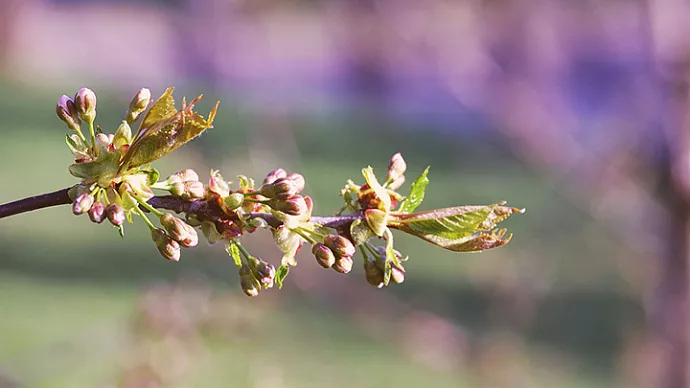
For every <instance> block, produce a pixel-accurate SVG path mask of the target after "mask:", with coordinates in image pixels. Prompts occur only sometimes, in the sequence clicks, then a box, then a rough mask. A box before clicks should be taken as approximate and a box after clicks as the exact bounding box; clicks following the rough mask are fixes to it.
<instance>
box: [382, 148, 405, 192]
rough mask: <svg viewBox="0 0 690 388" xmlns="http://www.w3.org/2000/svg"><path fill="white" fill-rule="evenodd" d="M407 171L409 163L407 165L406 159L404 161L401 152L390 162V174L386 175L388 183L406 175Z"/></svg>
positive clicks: (392, 157)
mask: <svg viewBox="0 0 690 388" xmlns="http://www.w3.org/2000/svg"><path fill="white" fill-rule="evenodd" d="M405 170H407V163H405V159H403V157H402V155H401V154H400V152H398V153H397V154H395V155H393V156H391V159H390V161H389V162H388V174H387V175H386V180H387V181H388V182H393V181H395V180H397V179H398V178H400V177H401V176H403V174H405ZM401 185H402V183H401ZM398 187H400V186H398Z"/></svg>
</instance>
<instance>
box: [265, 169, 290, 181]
mask: <svg viewBox="0 0 690 388" xmlns="http://www.w3.org/2000/svg"><path fill="white" fill-rule="evenodd" d="M286 176H287V171H285V170H283V169H282V168H278V169H275V170H273V171H271V172H269V173H268V175H266V178H264V185H268V184H271V183H273V182H275V181H277V180H278V179H280V178H285V177H286Z"/></svg>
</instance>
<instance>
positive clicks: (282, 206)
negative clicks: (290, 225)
mask: <svg viewBox="0 0 690 388" xmlns="http://www.w3.org/2000/svg"><path fill="white" fill-rule="evenodd" d="M270 205H271V207H272V208H274V209H275V210H278V211H280V212H283V213H285V214H287V215H291V216H299V215H302V214H306V213H307V211H308V210H309V207H308V205H307V201H305V200H304V197H303V196H301V195H295V196H293V197H290V198H289V199H287V200H280V199H278V198H274V199H273V200H272V201H271V203H270Z"/></svg>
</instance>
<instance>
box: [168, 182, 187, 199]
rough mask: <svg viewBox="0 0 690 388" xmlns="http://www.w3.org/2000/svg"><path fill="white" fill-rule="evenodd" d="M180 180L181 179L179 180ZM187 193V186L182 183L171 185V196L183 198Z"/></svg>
mask: <svg viewBox="0 0 690 388" xmlns="http://www.w3.org/2000/svg"><path fill="white" fill-rule="evenodd" d="M177 179H179V178H177ZM184 192H185V185H184V182H182V181H177V182H171V183H170V194H171V195H174V196H176V197H181V196H182V194H184Z"/></svg>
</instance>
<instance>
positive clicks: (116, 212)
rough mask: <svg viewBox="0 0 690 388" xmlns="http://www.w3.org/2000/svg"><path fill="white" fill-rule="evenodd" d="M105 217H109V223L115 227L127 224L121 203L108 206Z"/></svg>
mask: <svg viewBox="0 0 690 388" xmlns="http://www.w3.org/2000/svg"><path fill="white" fill-rule="evenodd" d="M105 215H106V217H108V221H110V223H111V224H113V225H115V226H120V225H122V224H124V223H125V218H126V217H125V209H123V208H122V206H121V205H120V204H119V203H111V204H110V205H108V206H106V208H105Z"/></svg>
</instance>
